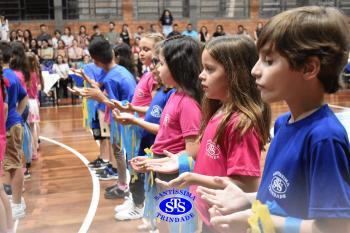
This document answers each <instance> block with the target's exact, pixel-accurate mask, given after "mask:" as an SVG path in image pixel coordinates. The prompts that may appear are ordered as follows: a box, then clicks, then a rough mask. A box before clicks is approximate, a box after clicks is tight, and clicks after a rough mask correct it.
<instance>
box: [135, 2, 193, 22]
mask: <svg viewBox="0 0 350 233" xmlns="http://www.w3.org/2000/svg"><path fill="white" fill-rule="evenodd" d="M188 4H189V1H179V0H153V1H152V0H134V4H133V5H134V18H135V19H137V20H140V19H145V20H158V19H159V18H160V16H161V15H162V13H163V10H164V9H168V10H170V11H171V14H172V16H173V18H174V19H175V20H176V19H182V18H184V17H188V15H186V12H187V14H188V12H189V11H188V9H189V7H188Z"/></svg>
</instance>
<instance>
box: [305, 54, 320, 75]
mask: <svg viewBox="0 0 350 233" xmlns="http://www.w3.org/2000/svg"><path fill="white" fill-rule="evenodd" d="M320 66H321V62H320V59H319V58H318V57H315V56H313V57H309V58H308V59H307V60H306V63H305V65H304V68H303V76H304V79H305V80H310V79H313V78H317V75H318V73H319V72H320Z"/></svg>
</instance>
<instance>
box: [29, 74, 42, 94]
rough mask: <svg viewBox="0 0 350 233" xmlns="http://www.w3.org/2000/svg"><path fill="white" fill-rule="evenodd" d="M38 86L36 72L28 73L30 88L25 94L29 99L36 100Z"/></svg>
mask: <svg viewBox="0 0 350 233" xmlns="http://www.w3.org/2000/svg"><path fill="white" fill-rule="evenodd" d="M38 84H39V77H38V74H37V73H36V72H31V73H30V87H29V88H28V90H27V94H28V96H29V98H31V99H38Z"/></svg>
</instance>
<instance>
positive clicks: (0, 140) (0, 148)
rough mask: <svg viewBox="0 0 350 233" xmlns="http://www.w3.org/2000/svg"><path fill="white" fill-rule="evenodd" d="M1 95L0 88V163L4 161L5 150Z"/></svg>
mask: <svg viewBox="0 0 350 233" xmlns="http://www.w3.org/2000/svg"><path fill="white" fill-rule="evenodd" d="M2 94H3V93H2V88H1V87H0V161H2V160H4V153H5V148H6V127H5V123H6V121H5V111H4V100H3V98H2Z"/></svg>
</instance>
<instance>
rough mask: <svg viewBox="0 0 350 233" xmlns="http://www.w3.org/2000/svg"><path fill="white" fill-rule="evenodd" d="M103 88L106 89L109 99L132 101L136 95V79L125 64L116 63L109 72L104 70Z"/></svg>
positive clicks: (101, 81)
mask: <svg viewBox="0 0 350 233" xmlns="http://www.w3.org/2000/svg"><path fill="white" fill-rule="evenodd" d="M102 73H103V77H102V78H101V79H100V80H99V82H100V83H102V87H101V89H102V90H106V91H107V94H108V98H109V99H114V100H118V101H123V100H127V101H129V102H131V100H132V97H133V95H134V91H135V87H136V81H135V79H134V76H133V75H132V74H131V73H130V72H129V71H128V70H127V69H126V68H125V67H123V66H120V65H116V66H114V67H113V68H112V69H110V70H109V71H108V72H107V73H106V72H105V71H102Z"/></svg>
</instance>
